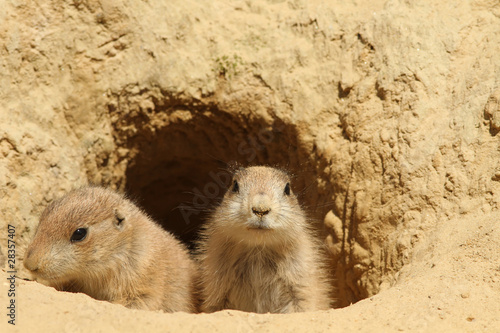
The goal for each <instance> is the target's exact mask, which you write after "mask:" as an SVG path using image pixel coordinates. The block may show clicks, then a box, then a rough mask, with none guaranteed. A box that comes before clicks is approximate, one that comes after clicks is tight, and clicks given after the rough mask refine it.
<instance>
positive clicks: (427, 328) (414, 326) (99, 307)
mask: <svg viewBox="0 0 500 333" xmlns="http://www.w3.org/2000/svg"><path fill="white" fill-rule="evenodd" d="M499 218H500V214H490V215H476V216H467V217H461V218H457V219H454V220H451V221H449V222H446V223H444V224H443V225H442V226H441V227H440V228H439V229H438V230H436V231H435V232H434V233H433V234H432V236H431V237H429V241H428V242H427V243H426V244H420V245H419V246H417V251H416V252H415V258H413V259H414V260H413V261H412V263H411V264H409V265H407V266H405V267H404V268H403V270H402V271H401V272H400V273H399V275H398V277H397V279H398V281H397V283H396V285H395V286H394V287H392V288H390V289H388V290H386V291H383V292H381V293H379V294H378V295H375V296H373V297H370V298H368V299H365V300H362V301H360V302H358V303H356V304H353V305H351V306H348V307H346V308H342V309H332V310H329V311H321V312H310V313H298V314H290V315H275V314H274V315H273V314H263V315H262V314H261V315H259V314H253V313H244V312H239V311H221V312H218V313H214V314H186V313H175V314H167V313H161V312H150V311H139V310H130V309H127V308H124V307H122V306H119V305H114V304H110V303H107V302H101V301H95V300H93V299H91V298H90V297H88V296H86V295H83V294H70V293H64V292H57V291H55V290H54V289H52V288H48V287H45V286H43V285H40V284H38V283H36V282H27V281H24V280H17V286H16V297H15V300H16V320H15V322H16V325H15V326H12V325H8V324H7V319H6V316H5V315H3V316H2V317H3V320H2V322H1V327H2V332H6V331H5V329H7V331H8V332H89V331H90V332H140V331H142V332H253V331H258V332H340V331H341V332H401V331H413V332H498V331H499V329H500V316H499V314H500V302H499V299H500V283H499V282H500V241H499V240H500V225H499V224H498V219H499ZM6 277H7V274H6V273H5V272H2V281H4V282H3V283H2V292H1V293H0V304H1V305H2V308H3V309H4V310H3V312H4V313H5V312H6V306H7V305H8V302H9V299H8V298H7V288H8V284H7V283H6V282H5V280H6Z"/></svg>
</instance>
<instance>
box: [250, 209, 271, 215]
mask: <svg viewBox="0 0 500 333" xmlns="http://www.w3.org/2000/svg"><path fill="white" fill-rule="evenodd" d="M270 211H271V208H257V207H252V213H254V214H255V215H257V216H258V217H262V216H264V215H266V214H267V213H269V212H270Z"/></svg>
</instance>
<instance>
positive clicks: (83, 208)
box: [24, 187, 197, 312]
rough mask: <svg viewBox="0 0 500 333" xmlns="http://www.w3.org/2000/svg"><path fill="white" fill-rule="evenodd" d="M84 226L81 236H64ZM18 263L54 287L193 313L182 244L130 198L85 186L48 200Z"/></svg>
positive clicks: (191, 278) (193, 272)
mask: <svg viewBox="0 0 500 333" xmlns="http://www.w3.org/2000/svg"><path fill="white" fill-rule="evenodd" d="M79 228H87V234H86V237H85V239H83V240H81V241H71V238H72V235H73V233H74V232H75V230H77V229H79ZM24 265H25V267H26V268H27V269H28V270H30V271H31V272H32V273H33V275H34V277H35V278H36V279H37V280H39V281H40V282H42V283H44V284H47V285H49V286H52V287H55V288H56V289H57V290H62V291H71V292H82V293H85V294H88V295H89V296H91V297H93V298H96V299H99V300H105V301H109V302H113V303H118V304H122V305H124V306H126V307H130V308H137V309H149V310H160V309H161V310H164V311H167V312H174V311H185V312H195V311H196V301H195V282H196V278H197V269H196V267H195V265H194V262H193V261H192V259H191V258H190V257H189V254H188V251H187V249H186V248H185V247H184V246H183V245H182V244H181V243H180V242H179V241H178V240H177V239H176V238H175V237H174V236H172V235H171V234H170V233H168V232H166V231H165V230H163V229H162V228H161V227H160V226H159V225H157V224H156V223H154V222H153V221H152V220H151V219H150V218H149V217H148V216H146V214H145V213H143V212H142V211H141V210H140V209H139V208H138V207H137V206H135V205H134V204H133V203H132V202H131V201H129V200H128V199H126V198H125V197H123V196H122V195H119V194H117V193H115V192H113V191H111V190H108V189H104V188H101V187H85V188H81V189H78V190H74V191H72V192H70V193H68V194H67V195H65V196H64V197H62V198H60V199H59V200H56V201H55V202H53V203H52V204H51V205H49V206H48V207H47V208H46V209H45V211H44V212H43V213H42V215H41V217H40V223H39V225H38V229H37V231H36V234H35V237H34V239H33V240H32V242H31V244H30V246H29V247H28V249H27V251H26V255H25V258H24Z"/></svg>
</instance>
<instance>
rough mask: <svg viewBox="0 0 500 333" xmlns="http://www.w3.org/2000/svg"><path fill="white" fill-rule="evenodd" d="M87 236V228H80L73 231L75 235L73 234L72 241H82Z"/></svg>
mask: <svg viewBox="0 0 500 333" xmlns="http://www.w3.org/2000/svg"><path fill="white" fill-rule="evenodd" d="M85 237H87V228H78V229H76V230H75V232H73V235H71V238H70V241H71V242H72V243H73V242H80V241H82V240H84V239H85Z"/></svg>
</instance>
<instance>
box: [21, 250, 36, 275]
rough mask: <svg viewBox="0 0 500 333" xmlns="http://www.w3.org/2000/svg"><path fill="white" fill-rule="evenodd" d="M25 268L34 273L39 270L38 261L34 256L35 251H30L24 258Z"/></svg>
mask: <svg viewBox="0 0 500 333" xmlns="http://www.w3.org/2000/svg"><path fill="white" fill-rule="evenodd" d="M24 267H26V268H27V269H28V270H30V271H32V272H34V271H36V270H38V260H37V258H34V256H33V249H28V252H27V254H26V256H25V257H24Z"/></svg>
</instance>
